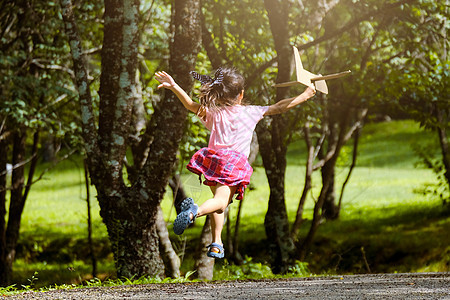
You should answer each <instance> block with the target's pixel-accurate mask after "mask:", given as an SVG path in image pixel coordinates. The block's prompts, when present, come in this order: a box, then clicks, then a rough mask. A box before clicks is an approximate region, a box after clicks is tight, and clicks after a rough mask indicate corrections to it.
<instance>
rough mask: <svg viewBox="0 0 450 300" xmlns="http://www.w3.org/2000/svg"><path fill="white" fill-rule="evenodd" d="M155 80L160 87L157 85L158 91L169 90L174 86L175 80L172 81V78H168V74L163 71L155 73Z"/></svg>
mask: <svg viewBox="0 0 450 300" xmlns="http://www.w3.org/2000/svg"><path fill="white" fill-rule="evenodd" d="M155 78H156V80H158V81H159V82H160V83H161V84H160V85H158V89H160V88H162V87H163V88H166V89H170V88H173V87H174V86H175V84H176V83H175V80H173V78H172V76H170V75H169V74H167V73H166V72H164V71H162V72H156V73H155Z"/></svg>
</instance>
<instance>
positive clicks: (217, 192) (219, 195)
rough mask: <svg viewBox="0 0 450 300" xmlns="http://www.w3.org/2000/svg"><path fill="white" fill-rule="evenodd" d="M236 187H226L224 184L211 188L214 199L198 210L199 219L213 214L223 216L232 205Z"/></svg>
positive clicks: (207, 201)
mask: <svg viewBox="0 0 450 300" xmlns="http://www.w3.org/2000/svg"><path fill="white" fill-rule="evenodd" d="M236 188H237V187H235V186H226V185H223V184H217V185H216V186H212V187H211V191H212V192H213V194H214V197H213V198H211V199H208V200H206V201H205V202H204V203H203V204H202V205H200V207H199V208H198V212H197V217H201V216H204V215H209V214H212V213H218V214H222V213H223V212H224V211H225V209H226V208H227V206H228V205H229V204H230V202H231V199H232V197H233V195H234V193H235V192H236Z"/></svg>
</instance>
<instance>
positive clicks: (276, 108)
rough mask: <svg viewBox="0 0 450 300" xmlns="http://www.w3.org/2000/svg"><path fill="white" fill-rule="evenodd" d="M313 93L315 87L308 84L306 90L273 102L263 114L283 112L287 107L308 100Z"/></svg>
mask: <svg viewBox="0 0 450 300" xmlns="http://www.w3.org/2000/svg"><path fill="white" fill-rule="evenodd" d="M315 94H316V89H315V88H314V86H313V85H312V86H308V87H307V88H306V90H305V91H304V92H303V93H301V94H300V95H298V96H297V97H293V98H288V99H283V100H280V101H278V102H277V103H275V104H272V105H271V106H269V109H268V110H267V112H266V113H265V114H264V115H265V116H269V115H276V114H281V113H284V112H286V111H288V110H289V109H291V108H293V107H294V106H297V105H299V104H300V103H303V102H305V101H306V100H308V99H309V98H311V97H312V96H314V95H315Z"/></svg>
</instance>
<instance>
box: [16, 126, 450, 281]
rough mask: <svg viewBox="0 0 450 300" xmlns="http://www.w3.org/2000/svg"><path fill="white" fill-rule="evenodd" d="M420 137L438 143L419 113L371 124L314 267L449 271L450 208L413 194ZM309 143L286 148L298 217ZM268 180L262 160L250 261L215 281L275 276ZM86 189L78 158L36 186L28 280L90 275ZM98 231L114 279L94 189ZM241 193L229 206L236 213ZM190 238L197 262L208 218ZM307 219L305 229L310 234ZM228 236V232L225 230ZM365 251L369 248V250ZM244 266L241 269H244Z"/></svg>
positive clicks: (188, 183) (21, 276)
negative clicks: (268, 235) (270, 263)
mask: <svg viewBox="0 0 450 300" xmlns="http://www.w3.org/2000/svg"><path fill="white" fill-rule="evenodd" d="M412 143H436V141H435V138H434V134H432V133H429V132H424V131H423V130H421V129H420V128H419V127H418V125H417V124H415V123H413V122H411V121H401V122H400V121H398V122H388V123H380V124H369V125H367V126H365V127H364V129H363V135H362V137H361V143H360V148H359V156H358V167H357V168H356V169H355V170H354V173H353V175H352V178H351V180H350V182H349V184H348V186H347V188H346V190H345V194H344V199H343V207H342V211H341V216H340V218H339V219H338V220H336V221H332V222H326V223H324V224H322V225H321V226H320V228H319V231H318V233H317V236H316V239H315V243H314V245H313V248H312V249H311V254H310V255H308V257H307V260H308V263H309V268H310V270H311V271H312V272H314V273H322V274H324V273H358V272H367V271H368V270H367V267H366V265H365V263H364V259H366V261H367V262H368V264H369V267H370V268H371V271H375V272H395V271H398V272H417V271H448V270H449V264H450V240H449V238H448V234H447V233H448V232H450V213H449V210H448V208H445V207H444V206H443V205H442V202H441V201H440V200H439V199H433V198H428V197H427V196H424V195H421V194H418V193H415V192H414V191H415V190H417V189H420V188H421V187H423V185H424V184H427V183H430V182H435V178H434V175H433V174H432V172H430V171H429V170H426V169H423V168H416V167H415V166H414V165H415V163H416V161H417V160H418V159H417V158H416V156H415V155H414V152H413V151H412V149H411V144H412ZM351 151H352V149H351V145H349V146H346V147H345V148H344V149H343V153H342V157H341V158H340V160H339V167H338V169H337V173H336V175H337V178H336V179H337V182H336V190H337V191H340V186H341V184H342V181H343V180H344V179H345V176H346V174H347V172H348V166H349V162H350V159H351V157H350V156H351ZM304 157H305V152H304V142H303V141H301V140H300V141H295V142H294V143H293V144H292V145H291V146H290V148H289V151H288V157H287V160H288V168H287V174H286V206H287V209H288V215H289V218H290V220H291V222H292V221H293V219H294V216H295V212H296V209H297V205H298V201H299V197H300V194H301V192H302V188H303V178H304V172H305V170H304V169H305V167H304V160H305V158H304ZM182 181H183V184H184V187H185V189H186V192H187V193H188V194H189V195H190V196H193V197H194V198H195V199H196V201H198V202H199V203H202V202H203V201H205V200H206V199H208V197H209V196H210V191H209V189H208V188H207V187H204V186H200V185H199V182H198V178H197V177H196V176H194V175H192V174H188V173H185V174H183V176H182ZM319 192H320V175H319V172H316V173H315V174H314V176H313V189H312V191H311V193H310V195H309V198H308V200H307V203H306V206H305V208H306V210H305V215H304V216H305V217H306V218H308V219H311V215H312V208H313V205H314V201H313V199H314V198H317V197H318V195H319ZM169 194H170V193H168V194H167V195H166V197H165V198H164V200H163V202H162V207H163V210H164V212H165V217H166V220H168V221H169V227H170V228H169V230H170V231H171V224H170V221H171V220H173V219H174V217H175V213H174V209H173V208H172V205H171V197H170V195H169ZM268 195H269V187H268V184H267V179H266V176H265V173H264V169H262V168H261V167H256V168H255V172H254V174H253V176H252V189H251V191H249V192H248V193H247V195H246V198H245V202H244V203H243V211H242V221H241V232H240V238H241V242H240V250H241V253H242V254H243V255H247V256H248V260H247V264H246V265H245V266H244V267H242V268H236V267H234V266H229V265H228V264H227V262H226V261H225V262H221V263H217V264H216V272H215V276H216V277H215V278H216V279H224V278H225V277H227V276H229V278H235V277H239V276H241V277H252V276H253V277H267V276H271V275H270V270H268V269H267V265H266V264H267V259H268V256H267V253H266V251H265V246H264V244H265V241H264V239H265V233H264V226H263V223H264V215H265V213H266V211H267V200H268ZM85 198H86V191H85V188H84V178H83V170H82V168H81V167H80V164H77V163H76V162H74V161H66V162H63V163H62V164H60V165H58V166H57V168H55V169H53V170H52V171H51V172H49V173H48V174H47V175H46V176H45V177H44V179H43V180H41V181H40V182H38V183H37V184H35V185H34V186H33V188H32V190H31V194H30V197H29V200H28V201H27V204H26V206H25V211H24V213H23V218H22V227H21V237H20V241H19V247H18V259H17V262H16V264H15V266H14V267H15V271H16V272H15V274H14V279H15V280H16V281H17V282H18V283H22V284H26V283H27V282H28V281H29V279H30V278H32V277H33V274H34V273H35V272H36V271H37V272H38V275H37V277H38V278H39V280H38V281H37V283H36V284H37V285H49V284H63V283H77V282H79V281H80V280H84V279H89V272H90V271H89V270H90V266H89V258H88V257H86V255H87V250H86V249H87V244H86V239H87V222H86V215H87V214H86V209H87V208H86V201H85ZM91 199H92V201H91V202H92V213H93V224H94V239H95V245H96V249H97V250H96V251H97V255H98V256H99V258H100V259H101V260H100V262H99V274H100V275H99V277H101V278H114V267H113V262H112V256H111V253H110V251H109V246H108V244H109V243H108V241H107V234H106V228H105V226H104V225H103V223H102V221H101V218H100V216H99V207H98V204H97V201H96V198H95V191H94V188H92V190H91ZM237 204H238V203H237V201H235V203H234V204H232V205H231V206H230V209H231V216H232V219H234V217H235V215H236V212H237V208H238V205H237ZM198 221H199V222H197V224H196V226H194V227H193V228H192V229H190V230H188V231H187V232H186V234H185V235H184V236H182V237H178V236H175V235H172V236H171V237H172V240H173V243H174V246H175V247H176V248H177V249H182V248H183V245H186V247H187V252H186V257H185V260H184V262H183V265H182V270H183V272H184V273H187V272H189V271H191V270H192V269H193V260H192V252H193V249H194V248H195V247H196V240H197V239H198V236H199V234H200V231H201V227H202V226H201V225H202V223H203V220H198ZM308 225H309V222H306V223H305V224H304V225H303V226H302V228H301V232H300V240H301V238H302V237H304V236H305V235H306V232H307V230H308ZM223 237H224V238H225V237H226V234H225V233H224V235H223ZM362 249H363V250H364V251H363V250H362ZM242 274H243V275H242Z"/></svg>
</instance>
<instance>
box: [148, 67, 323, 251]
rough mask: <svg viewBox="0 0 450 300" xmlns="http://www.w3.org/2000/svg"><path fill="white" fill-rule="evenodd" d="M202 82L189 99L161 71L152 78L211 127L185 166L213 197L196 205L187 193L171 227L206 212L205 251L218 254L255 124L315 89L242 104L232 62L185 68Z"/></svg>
mask: <svg viewBox="0 0 450 300" xmlns="http://www.w3.org/2000/svg"><path fill="white" fill-rule="evenodd" d="M191 74H192V75H193V77H194V78H195V79H197V80H199V81H200V82H201V83H202V86H201V89H200V95H199V100H200V103H197V102H194V101H192V99H191V98H190V97H189V96H188V95H187V94H186V92H185V91H184V90H183V89H182V88H180V86H179V85H178V84H177V83H176V82H175V81H174V80H173V78H172V77H171V76H170V75H169V74H167V73H166V72H157V73H156V74H155V78H156V79H157V80H158V81H159V82H160V83H161V84H160V85H159V86H158V89H159V88H162V87H164V88H166V89H169V90H171V91H172V92H174V93H175V95H176V96H177V97H178V99H180V101H181V103H183V105H184V107H185V108H186V109H188V110H189V111H191V112H193V113H195V114H197V115H198V116H199V117H200V120H201V122H202V123H203V124H204V125H205V127H206V128H207V129H209V130H210V131H211V135H210V139H209V145H208V147H207V148H203V149H201V150H199V151H198V152H197V153H195V154H194V156H193V157H192V159H191V161H190V162H189V164H188V165H187V168H188V169H189V170H190V171H191V172H193V173H195V174H197V175H199V176H201V175H203V176H204V177H205V181H204V182H203V183H204V184H206V185H208V186H210V188H211V191H212V194H213V198H211V199H209V200H207V201H205V202H204V203H203V204H202V205H200V207H199V206H198V205H197V204H195V203H194V201H193V200H192V199H191V198H187V199H185V200H184V201H183V202H182V204H181V212H180V213H179V214H178V216H177V217H176V219H175V221H174V225H173V228H174V232H175V233H176V234H182V233H183V232H184V230H185V229H186V227H187V226H189V224H191V223H193V222H194V220H195V219H196V218H198V217H202V216H205V215H210V216H211V232H212V239H213V240H212V243H211V245H209V246H208V252H207V255H208V256H209V257H213V258H223V257H224V255H225V251H224V248H223V244H222V238H221V233H222V228H223V225H224V218H225V216H224V211H225V209H226V208H227V207H228V205H229V204H230V203H231V202H232V197H233V195H234V194H237V197H236V199H237V200H242V197H243V194H244V189H245V187H246V186H247V185H248V184H249V183H250V176H251V175H252V172H253V169H252V167H251V166H250V165H249V163H248V160H247V158H248V155H249V153H250V143H251V139H252V135H253V131H254V129H255V127H256V124H257V123H258V122H259V121H260V120H261V119H262V118H263V117H264V116H268V115H274V114H279V113H283V112H285V111H287V110H288V109H290V108H292V107H294V106H296V105H298V104H300V103H302V102H304V101H306V100H308V99H309V98H311V97H312V96H314V94H315V92H316V91H315V88H314V86H313V85H312V86H310V87H307V88H306V90H305V91H304V92H303V93H302V94H301V95H299V96H297V97H293V98H289V99H284V100H281V101H279V102H277V103H276V104H273V105H270V106H251V105H248V106H246V105H242V104H241V103H242V99H243V97H244V78H243V77H242V75H240V74H239V73H238V72H237V71H236V70H235V69H233V68H223V69H222V68H219V69H218V70H217V71H216V73H215V75H214V78H211V77H209V76H207V75H199V74H197V73H196V72H191Z"/></svg>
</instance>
